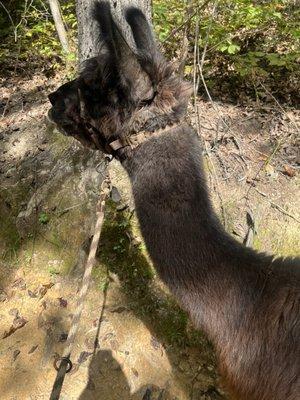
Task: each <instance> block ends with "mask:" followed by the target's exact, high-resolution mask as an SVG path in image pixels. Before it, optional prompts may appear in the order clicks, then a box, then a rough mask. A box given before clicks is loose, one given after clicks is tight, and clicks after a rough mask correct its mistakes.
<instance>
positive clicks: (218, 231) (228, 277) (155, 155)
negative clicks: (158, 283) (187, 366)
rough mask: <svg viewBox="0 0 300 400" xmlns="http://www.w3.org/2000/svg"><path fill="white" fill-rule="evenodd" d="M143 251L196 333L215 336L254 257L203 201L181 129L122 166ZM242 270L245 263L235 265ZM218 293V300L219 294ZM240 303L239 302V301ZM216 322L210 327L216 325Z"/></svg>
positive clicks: (194, 142)
mask: <svg viewBox="0 0 300 400" xmlns="http://www.w3.org/2000/svg"><path fill="white" fill-rule="evenodd" d="M124 166H125V168H126V169H127V171H128V174H129V176H130V178H131V182H132V189H133V194H134V198H135V205H136V211H137V215H138V219H139V223H140V227H141V230H142V234H143V237H144V239H145V242H146V245H147V248H148V251H149V253H150V256H151V258H152V260H153V262H154V265H155V267H156V269H157V270H158V272H159V274H160V276H161V278H162V280H163V281H164V282H165V283H166V284H167V285H168V286H169V288H170V289H171V291H172V292H173V293H174V295H175V296H176V297H177V298H178V299H179V301H180V302H181V303H182V305H183V307H184V308H186V309H187V310H188V311H189V312H190V314H191V316H192V318H193V319H194V320H195V321H196V323H197V325H200V326H202V328H204V329H206V330H209V331H211V329H212V327H211V324H213V325H214V329H217V330H220V329H221V330H222V329H224V327H221V326H219V324H220V323H221V321H222V320H224V318H223V319H222V318H221V319H220V318H218V317H219V315H218V313H219V312H220V310H222V312H226V303H227V305H228V307H229V308H231V309H232V305H233V303H235V302H237V297H238V296H240V288H241V285H247V289H246V290H248V291H249V296H250V297H251V285H250V284H248V283H249V282H251V276H250V275H251V274H252V273H253V270H252V272H251V274H249V276H248V273H247V270H246V269H243V273H244V275H245V276H243V277H242V278H241V271H242V269H240V270H239V274H236V267H237V264H238V263H240V262H238V261H237V260H239V261H241V260H242V259H243V258H245V259H247V261H248V264H249V263H250V264H252V263H253V262H252V261H251V260H252V258H253V257H255V253H254V252H251V251H250V250H249V251H248V250H246V249H244V248H243V247H242V246H241V245H239V244H238V243H237V242H235V241H234V240H233V239H232V238H231V237H229V236H228V235H227V234H226V232H225V231H224V229H223V228H222V226H221V224H220V223H219V221H218V219H217V218H216V216H215V214H214V212H213V210H212V207H211V204H210V200H209V197H208V194H207V189H206V183H205V177H204V173H203V167H202V163H201V149H200V146H199V140H198V138H197V137H196V135H195V134H194V132H193V131H192V130H191V128H189V127H187V126H184V127H180V128H177V129H175V130H174V131H173V132H172V133H167V134H164V135H162V136H161V137H159V138H154V139H151V140H149V141H147V142H146V143H144V144H143V145H142V146H141V147H140V148H139V149H137V150H136V152H135V153H134V156H133V158H132V159H131V160H128V161H126V162H125V165H124ZM241 263H242V264H243V268H244V267H245V265H246V264H247V263H243V262H241ZM221 289H222V291H223V292H221ZM239 301H240V299H239ZM218 319H219V320H220V322H216V321H217V320H218Z"/></svg>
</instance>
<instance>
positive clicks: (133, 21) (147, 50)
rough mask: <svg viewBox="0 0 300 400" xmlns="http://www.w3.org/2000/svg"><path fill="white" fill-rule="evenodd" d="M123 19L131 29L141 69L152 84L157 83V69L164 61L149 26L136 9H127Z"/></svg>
mask: <svg viewBox="0 0 300 400" xmlns="http://www.w3.org/2000/svg"><path fill="white" fill-rule="evenodd" d="M125 18H126V21H127V22H128V24H129V25H130V27H131V30H132V34H133V38H134V41H135V43H136V47H137V50H138V54H139V61H140V63H141V65H142V67H143V68H144V69H145V71H146V72H147V73H148V74H149V76H150V78H151V80H152V82H154V83H158V80H159V75H160V74H158V69H159V67H160V66H161V64H162V63H164V61H165V60H164V57H163V55H162V53H161V52H160V51H159V49H158V47H157V45H156V42H155V39H154V35H153V32H152V29H151V26H150V25H149V23H148V21H147V19H146V17H145V15H144V14H143V13H142V11H141V10H140V9H138V8H136V7H129V8H128V9H127V10H126V12H125Z"/></svg>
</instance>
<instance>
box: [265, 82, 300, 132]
mask: <svg viewBox="0 0 300 400" xmlns="http://www.w3.org/2000/svg"><path fill="white" fill-rule="evenodd" d="M259 84H260V86H261V87H262V88H263V89H264V91H265V92H266V93H267V94H268V95H269V96H271V97H272V99H273V100H274V101H275V103H276V104H277V106H278V107H279V109H280V110H281V112H282V113H283V114H284V115H285V116H286V117H287V118H288V119H289V121H290V122H291V123H292V124H293V125H294V127H295V128H296V130H297V133H300V128H299V126H298V125H297V123H296V122H295V121H294V120H293V119H292V118H291V117H290V116H289V115H288V113H287V112H286V111H285V109H284V108H283V107H282V105H281V104H280V103H279V101H278V100H277V99H276V97H275V96H274V95H273V94H272V93H271V92H270V91H269V90H268V89H267V88H266V87H265V85H264V84H263V83H262V82H259Z"/></svg>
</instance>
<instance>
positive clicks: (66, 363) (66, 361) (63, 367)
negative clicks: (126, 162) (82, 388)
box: [50, 175, 110, 400]
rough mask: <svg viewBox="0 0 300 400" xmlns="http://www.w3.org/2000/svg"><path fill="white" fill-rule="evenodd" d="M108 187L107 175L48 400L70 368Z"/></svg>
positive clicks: (56, 397) (56, 395)
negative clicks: (68, 327)
mask: <svg viewBox="0 0 300 400" xmlns="http://www.w3.org/2000/svg"><path fill="white" fill-rule="evenodd" d="M109 187H110V179H109V176H108V175H107V177H106V178H105V179H104V180H103V182H102V185H101V192H100V197H99V200H98V203H97V211H96V224H95V228H94V235H93V239H92V243H91V246H90V251H89V255H88V258H87V261H86V266H85V271H84V275H83V278H82V285H81V289H80V292H79V297H78V300H77V305H76V311H75V314H74V315H73V319H72V324H71V328H70V330H69V333H68V338H67V342H66V347H65V349H64V352H63V356H62V357H61V362H60V365H59V367H58V371H57V375H56V379H55V382H54V384H53V388H52V392H51V395H50V400H59V396H60V392H61V389H62V386H63V382H64V379H65V375H66V373H67V372H69V371H70V370H71V368H72V363H71V360H70V357H71V352H72V348H73V345H74V341H75V336H76V333H77V331H78V327H79V321H80V317H81V313H82V310H83V305H84V300H85V298H86V294H87V291H88V288H89V284H90V280H91V274H92V269H93V266H94V263H95V258H96V251H97V247H98V243H99V239H100V234H101V228H102V225H103V220H104V207H105V199H106V197H107V195H108V194H109V191H110V189H109Z"/></svg>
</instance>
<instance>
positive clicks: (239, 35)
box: [153, 0, 300, 90]
mask: <svg viewBox="0 0 300 400" xmlns="http://www.w3.org/2000/svg"><path fill="white" fill-rule="evenodd" d="M203 3H204V2H201V3H199V1H198V0H195V1H192V2H189V3H188V5H187V3H186V2H181V1H179V0H169V1H168V2H165V1H162V0H154V1H153V8H154V25H155V30H156V32H157V34H158V36H159V38H160V39H161V40H162V41H163V42H164V48H165V50H166V52H167V53H168V56H174V55H175V56H180V54H181V46H180V43H182V38H183V34H184V29H186V35H187V38H188V41H189V43H190V48H189V57H188V59H187V63H186V70H185V72H186V74H187V75H190V76H192V72H193V63H194V59H193V55H194V49H193V45H194V43H195V40H196V39H195V38H196V35H195V32H196V24H199V39H198V46H199V51H200V54H201V53H202V51H203V49H204V47H205V45H206V46H207V51H206V57H205V60H206V61H205V63H204V76H205V77H206V78H207V79H208V83H209V85H210V86H213V82H214V81H215V82H216V81H218V82H220V80H228V78H229V79H230V83H231V84H232V83H234V84H235V85H236V86H237V87H238V86H239V84H241V83H242V84H243V85H244V86H245V85H247V84H248V85H249V86H251V85H252V86H255V85H257V84H258V83H259V82H260V81H264V82H269V81H270V84H271V86H272V84H273V85H274V87H275V88H276V86H278V81H280V82H279V83H282V84H283V85H285V86H287V85H288V84H289V83H290V84H291V85H292V82H294V81H295V80H296V81H298V82H299V75H298V74H299V60H300V28H299V20H300V9H299V7H297V6H296V5H295V2H294V1H291V0H290V1H288V0H270V1H253V0H236V1H234V2H233V1H231V0H220V1H218V3H217V7H216V11H215V14H214V17H213V18H212V16H211V12H212V6H213V2H208V4H207V5H206V7H204V8H203V9H201V10H200V11H199V12H197V7H200V8H201V4H203ZM188 7H189V8H188ZM198 16H199V17H198ZM176 27H177V28H178V27H181V29H177V30H176ZM174 28H175V29H174ZM208 32H209V34H208ZM295 77H296V78H295ZM297 77H298V78H297ZM279 86H280V85H279ZM218 88H219V86H218ZM298 90H299V88H298Z"/></svg>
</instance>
